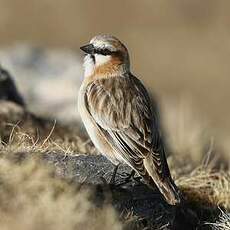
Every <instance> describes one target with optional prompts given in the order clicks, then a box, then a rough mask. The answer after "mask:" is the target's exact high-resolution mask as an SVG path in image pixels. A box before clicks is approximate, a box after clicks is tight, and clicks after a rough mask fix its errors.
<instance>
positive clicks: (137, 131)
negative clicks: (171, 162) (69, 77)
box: [86, 75, 167, 174]
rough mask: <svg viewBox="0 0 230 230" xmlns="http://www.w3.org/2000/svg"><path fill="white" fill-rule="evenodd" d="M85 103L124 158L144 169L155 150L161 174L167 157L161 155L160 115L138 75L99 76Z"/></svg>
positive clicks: (157, 168) (154, 154) (157, 167)
mask: <svg viewBox="0 0 230 230" xmlns="http://www.w3.org/2000/svg"><path fill="white" fill-rule="evenodd" d="M86 103H87V106H88V110H89V112H90V113H91V115H92V117H93V118H94V120H95V121H96V123H97V125H98V127H99V128H100V129H101V130H102V131H103V133H104V134H105V136H106V138H107V139H108V140H109V141H110V143H112V144H113V147H114V148H115V149H116V150H117V152H118V153H119V154H120V155H121V156H122V157H123V159H125V160H126V161H128V162H129V163H130V164H131V165H133V166H134V167H136V168H137V169H138V171H140V172H142V173H145V169H144V166H143V164H142V160H143V159H144V158H145V157H146V156H147V154H149V153H152V155H153V160H154V165H155V168H156V171H157V172H158V173H159V174H162V172H163V171H164V165H165V162H163V161H166V159H165V156H162V149H161V148H162V143H161V140H160V135H159V131H158V121H157V117H156V115H155V113H154V111H153V109H151V102H150V99H149V96H148V93H147V91H146V89H145V88H144V86H143V85H142V83H141V82H140V81H139V80H138V79H137V78H135V77H134V76H132V75H129V76H125V77H123V76H121V77H115V78H109V79H100V80H96V81H94V82H93V83H91V84H90V85H89V86H88V88H87V92H86ZM163 155H164V152H163ZM166 165H167V164H166ZM166 170H167V168H166Z"/></svg>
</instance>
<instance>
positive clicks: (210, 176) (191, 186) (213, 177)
mask: <svg viewBox="0 0 230 230" xmlns="http://www.w3.org/2000/svg"><path fill="white" fill-rule="evenodd" d="M176 183H177V185H178V186H179V187H180V189H181V191H182V192H183V194H184V196H185V198H186V200H188V201H189V202H196V203H198V204H203V205H206V206H211V207H217V206H220V207H223V208H225V209H228V210H230V172H226V171H216V170H212V169H211V168H209V167H206V168H205V167H199V168H197V169H195V170H193V171H192V172H191V173H190V174H188V175H184V176H181V177H179V178H178V179H177V180H176Z"/></svg>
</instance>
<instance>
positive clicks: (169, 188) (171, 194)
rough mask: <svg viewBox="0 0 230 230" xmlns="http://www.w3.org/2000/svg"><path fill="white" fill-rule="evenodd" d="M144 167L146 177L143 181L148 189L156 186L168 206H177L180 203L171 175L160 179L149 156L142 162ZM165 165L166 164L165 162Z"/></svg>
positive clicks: (179, 196) (177, 190)
mask: <svg viewBox="0 0 230 230" xmlns="http://www.w3.org/2000/svg"><path fill="white" fill-rule="evenodd" d="M143 163H144V166H145V168H146V171H147V173H148V175H146V178H144V179H145V180H147V181H146V182H147V183H148V184H149V186H150V187H152V188H155V187H156V186H157V187H158V189H159V190H160V192H161V194H162V195H163V196H164V198H165V200H166V201H167V202H168V203H169V204H170V205H177V204H179V203H180V202H181V195H180V191H179V189H178V188H177V186H176V185H175V183H174V181H173V179H172V178H171V175H170V173H169V175H167V176H166V177H162V176H161V175H159V174H158V173H157V170H156V169H155V165H154V163H153V159H152V156H151V155H150V156H149V157H147V158H146V159H144V161H143ZM166 164H167V162H166Z"/></svg>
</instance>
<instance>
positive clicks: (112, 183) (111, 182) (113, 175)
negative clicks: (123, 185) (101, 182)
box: [109, 164, 120, 185]
mask: <svg viewBox="0 0 230 230" xmlns="http://www.w3.org/2000/svg"><path fill="white" fill-rule="evenodd" d="M119 165H120V164H117V165H116V166H115V168H114V170H113V174H112V177H111V179H110V182H109V184H111V185H115V179H116V174H117V170H118V168H119Z"/></svg>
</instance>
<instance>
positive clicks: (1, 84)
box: [0, 65, 26, 107]
mask: <svg viewBox="0 0 230 230" xmlns="http://www.w3.org/2000/svg"><path fill="white" fill-rule="evenodd" d="M0 100H4V101H12V102H14V103H16V104H18V105H20V106H22V107H25V106H26V104H25V101H24V99H23V98H22V96H21V95H20V93H19V92H18V90H17V87H16V85H15V82H14V80H13V78H12V77H11V75H10V73H9V72H8V71H7V70H6V69H5V68H3V67H2V66H1V65H0Z"/></svg>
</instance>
